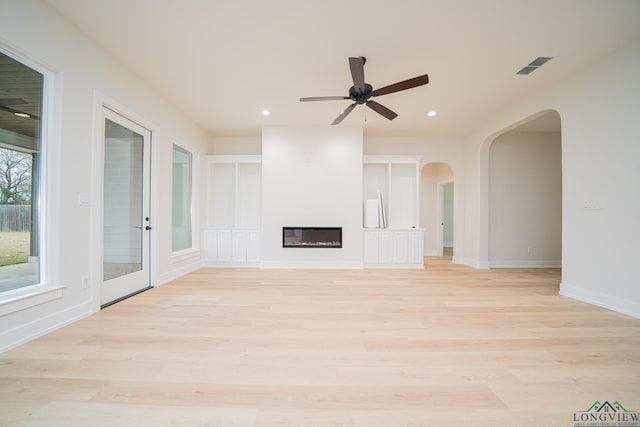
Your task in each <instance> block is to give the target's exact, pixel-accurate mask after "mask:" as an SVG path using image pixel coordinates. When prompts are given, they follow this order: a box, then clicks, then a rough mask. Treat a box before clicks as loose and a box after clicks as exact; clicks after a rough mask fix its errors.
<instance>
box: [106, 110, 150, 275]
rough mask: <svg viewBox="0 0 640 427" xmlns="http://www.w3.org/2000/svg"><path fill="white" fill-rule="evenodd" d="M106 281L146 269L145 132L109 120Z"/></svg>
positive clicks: (107, 126) (107, 144)
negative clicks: (144, 218) (144, 266)
mask: <svg viewBox="0 0 640 427" xmlns="http://www.w3.org/2000/svg"><path fill="white" fill-rule="evenodd" d="M104 151H105V153H104V235H103V236H104V238H103V242H104V243H103V244H104V247H103V254H104V255H103V272H104V277H103V279H104V281H107V280H111V279H115V278H116V277H120V276H124V275H127V274H130V273H134V272H136V271H140V270H142V268H143V265H142V260H143V253H142V251H143V242H142V239H143V236H144V233H143V227H144V226H145V224H143V162H144V138H143V136H142V135H139V134H137V133H135V132H134V131H132V130H130V129H127V128H126V127H124V126H121V125H120V124H118V123H115V122H113V121H111V120H109V119H106V122H105V145H104Z"/></svg>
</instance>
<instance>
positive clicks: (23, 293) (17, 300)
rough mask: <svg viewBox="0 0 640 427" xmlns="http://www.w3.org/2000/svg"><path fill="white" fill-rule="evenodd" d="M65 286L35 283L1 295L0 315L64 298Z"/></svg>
mask: <svg viewBox="0 0 640 427" xmlns="http://www.w3.org/2000/svg"><path fill="white" fill-rule="evenodd" d="M63 291H64V286H47V285H34V286H29V288H25V289H19V290H16V291H10V292H7V293H6V294H5V295H2V296H0V298H1V299H0V317H2V316H6V315H8V314H11V313H15V312H17V311H21V310H26V309H28V308H31V307H35V306H36V305H40V304H46V303H48V302H50V301H53V300H56V299H59V298H62V294H63Z"/></svg>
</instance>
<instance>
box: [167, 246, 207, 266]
mask: <svg viewBox="0 0 640 427" xmlns="http://www.w3.org/2000/svg"><path fill="white" fill-rule="evenodd" d="M200 254H201V250H200V249H195V248H189V249H183V250H181V251H178V252H173V253H172V254H171V260H170V261H169V262H171V264H175V263H177V262H182V261H186V260H189V259H191V258H199V257H200Z"/></svg>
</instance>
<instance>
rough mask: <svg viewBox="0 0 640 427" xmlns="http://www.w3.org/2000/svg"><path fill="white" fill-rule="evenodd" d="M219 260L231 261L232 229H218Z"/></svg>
mask: <svg viewBox="0 0 640 427" xmlns="http://www.w3.org/2000/svg"><path fill="white" fill-rule="evenodd" d="M218 261H223V262H224V261H227V262H228V261H231V231H230V230H221V231H218Z"/></svg>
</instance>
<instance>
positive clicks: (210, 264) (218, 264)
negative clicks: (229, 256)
mask: <svg viewBox="0 0 640 427" xmlns="http://www.w3.org/2000/svg"><path fill="white" fill-rule="evenodd" d="M202 266H203V267H205V268H260V267H261V266H260V261H207V260H205V261H204V263H203V264H202ZM273 268H280V267H273Z"/></svg>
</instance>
